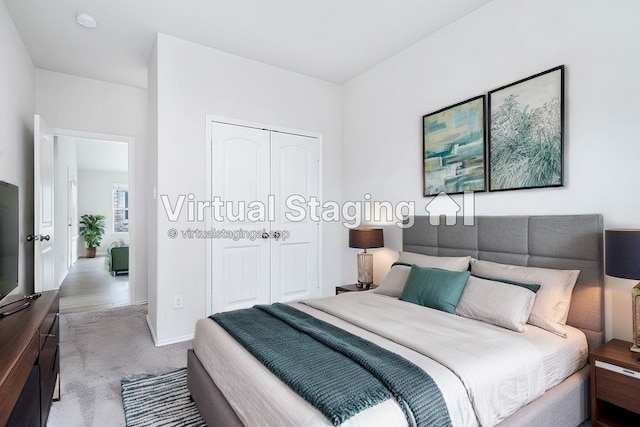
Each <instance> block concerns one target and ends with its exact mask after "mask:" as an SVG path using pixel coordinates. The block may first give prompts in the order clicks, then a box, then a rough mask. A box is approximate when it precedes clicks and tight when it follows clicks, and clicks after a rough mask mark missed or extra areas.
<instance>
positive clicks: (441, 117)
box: [422, 95, 486, 197]
mask: <svg viewBox="0 0 640 427" xmlns="http://www.w3.org/2000/svg"><path fill="white" fill-rule="evenodd" d="M485 98H486V97H485V95H481V96H478V97H476V98H472V99H469V100H466V101H462V102H460V103H458V104H455V105H452V106H450V107H447V108H443V109H442V110H438V111H436V112H434V113H431V114H427V115H425V116H423V117H422V129H423V151H422V154H423V177H424V192H423V195H424V196H425V197H426V196H435V195H438V194H440V193H442V192H444V193H447V194H457V193H463V192H465V191H484V189H485V129H484V123H485V107H484V106H485Z"/></svg>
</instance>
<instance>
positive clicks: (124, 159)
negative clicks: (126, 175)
mask: <svg viewBox="0 0 640 427" xmlns="http://www.w3.org/2000/svg"><path fill="white" fill-rule="evenodd" d="M75 140H76V157H77V162H78V169H81V170H92V171H107V172H127V171H128V170H129V160H128V159H129V145H128V144H127V143H126V142H118V141H107V140H102V139H88V138H75Z"/></svg>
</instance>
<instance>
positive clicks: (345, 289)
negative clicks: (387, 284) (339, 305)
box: [336, 284, 377, 295]
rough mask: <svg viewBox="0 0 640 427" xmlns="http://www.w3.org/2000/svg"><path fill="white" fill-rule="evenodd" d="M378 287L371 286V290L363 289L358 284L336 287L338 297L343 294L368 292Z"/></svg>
mask: <svg viewBox="0 0 640 427" xmlns="http://www.w3.org/2000/svg"><path fill="white" fill-rule="evenodd" d="M376 287H377V286H376V285H371V287H370V288H369V289H366V288H363V287H361V286H359V285H356V284H352V285H342V286H336V295H338V294H341V293H343V292H360V291H368V290H370V289H375V288H376Z"/></svg>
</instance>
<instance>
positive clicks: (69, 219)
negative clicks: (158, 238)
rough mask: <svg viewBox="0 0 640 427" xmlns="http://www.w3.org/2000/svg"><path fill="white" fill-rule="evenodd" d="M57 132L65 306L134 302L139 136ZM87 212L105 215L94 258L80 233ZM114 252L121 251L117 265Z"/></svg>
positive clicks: (58, 240)
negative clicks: (135, 163) (135, 179)
mask: <svg viewBox="0 0 640 427" xmlns="http://www.w3.org/2000/svg"><path fill="white" fill-rule="evenodd" d="M52 133H53V136H54V150H55V152H54V170H55V180H54V199H55V209H54V211H55V213H54V228H55V233H54V236H55V237H54V252H55V265H54V271H55V275H54V276H55V277H54V280H55V282H54V284H55V286H56V287H57V288H59V289H60V297H61V299H60V309H61V312H79V311H92V310H99V309H104V308H109V307H115V306H122V305H130V304H132V303H133V301H134V295H135V283H134V280H133V277H134V275H133V274H132V273H133V270H134V263H133V259H132V258H133V251H131V252H130V251H129V247H130V246H133V244H134V242H133V240H134V239H133V233H132V230H131V229H132V228H134V221H133V219H134V218H135V215H134V214H135V212H134V209H133V206H132V200H133V196H134V194H133V191H132V190H133V188H134V185H133V184H134V183H133V177H134V173H133V156H132V153H133V143H134V138H132V137H124V136H115V135H105V134H97V133H91V132H81V131H71V130H65V129H53V130H52ZM83 214H90V215H102V216H104V221H103V223H104V235H103V237H102V241H101V244H100V246H98V247H97V249H96V257H95V258H87V257H86V248H85V242H84V240H83V238H82V237H81V236H79V233H78V225H79V222H80V220H81V218H82V215H83ZM114 248H118V249H117V250H114ZM112 253H117V258H118V259H117V268H116V271H114V269H113V266H114V263H113V260H114V258H113V257H112ZM123 254H124V255H125V256H124V257H123Z"/></svg>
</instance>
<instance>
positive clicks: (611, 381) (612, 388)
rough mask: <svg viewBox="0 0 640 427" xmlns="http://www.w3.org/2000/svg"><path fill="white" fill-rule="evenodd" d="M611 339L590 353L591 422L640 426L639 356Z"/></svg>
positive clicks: (618, 341) (626, 345)
mask: <svg viewBox="0 0 640 427" xmlns="http://www.w3.org/2000/svg"><path fill="white" fill-rule="evenodd" d="M629 347H631V343H630V342H627V341H622V340H611V341H609V342H608V343H606V344H605V345H603V346H602V347H600V348H597V349H596V350H594V351H592V352H591V425H592V426H593V427H597V426H611V427H613V426H638V425H640V361H638V358H640V355H638V353H632V352H631V351H629Z"/></svg>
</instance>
